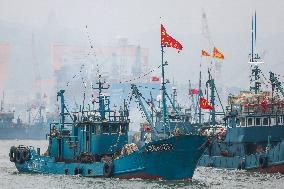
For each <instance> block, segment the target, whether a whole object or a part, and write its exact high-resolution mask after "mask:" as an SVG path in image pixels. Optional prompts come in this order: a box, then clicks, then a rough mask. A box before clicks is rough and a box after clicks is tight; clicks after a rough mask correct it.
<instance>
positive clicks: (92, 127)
mask: <svg viewBox="0 0 284 189" xmlns="http://www.w3.org/2000/svg"><path fill="white" fill-rule="evenodd" d="M91 132H92V134H95V125H92V126H91Z"/></svg>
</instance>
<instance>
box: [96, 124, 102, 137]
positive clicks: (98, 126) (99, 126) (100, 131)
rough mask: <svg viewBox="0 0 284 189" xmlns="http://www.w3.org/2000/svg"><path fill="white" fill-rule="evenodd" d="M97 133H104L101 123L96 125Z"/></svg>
mask: <svg viewBox="0 0 284 189" xmlns="http://www.w3.org/2000/svg"><path fill="white" fill-rule="evenodd" d="M95 134H96V135H100V134H102V129H101V124H98V125H96V129H95Z"/></svg>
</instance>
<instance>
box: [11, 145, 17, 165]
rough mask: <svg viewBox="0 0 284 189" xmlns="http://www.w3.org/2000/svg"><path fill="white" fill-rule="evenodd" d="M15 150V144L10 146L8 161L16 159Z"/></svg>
mask: <svg viewBox="0 0 284 189" xmlns="http://www.w3.org/2000/svg"><path fill="white" fill-rule="evenodd" d="M16 150H17V148H16V147H15V146H12V147H11V148H10V153H9V157H10V161H11V162H15V161H16Z"/></svg>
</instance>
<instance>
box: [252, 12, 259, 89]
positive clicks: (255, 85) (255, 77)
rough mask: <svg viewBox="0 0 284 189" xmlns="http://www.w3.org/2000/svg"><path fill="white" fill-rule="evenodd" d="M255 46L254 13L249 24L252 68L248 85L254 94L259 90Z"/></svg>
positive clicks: (257, 56)
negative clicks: (249, 84)
mask: <svg viewBox="0 0 284 189" xmlns="http://www.w3.org/2000/svg"><path fill="white" fill-rule="evenodd" d="M255 46H256V13H255V15H254V16H253V17H252V24H251V58H250V63H251V64H253V68H252V70H251V76H250V77H251V80H250V81H251V83H252V82H253V84H252V85H251V86H250V91H253V92H254V94H258V93H259V92H260V87H261V83H260V82H259V81H258V80H259V79H260V72H261V70H260V69H259V66H258V64H259V63H261V62H258V61H257V60H258V59H260V57H259V55H258V54H257V53H255Z"/></svg>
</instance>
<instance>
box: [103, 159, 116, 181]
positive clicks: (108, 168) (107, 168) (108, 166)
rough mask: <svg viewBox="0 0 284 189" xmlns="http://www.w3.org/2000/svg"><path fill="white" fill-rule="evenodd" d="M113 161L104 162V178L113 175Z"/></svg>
mask: <svg viewBox="0 0 284 189" xmlns="http://www.w3.org/2000/svg"><path fill="white" fill-rule="evenodd" d="M113 167H114V166H113V163H112V162H110V163H105V164H104V168H103V175H104V177H106V178H110V177H112V176H113Z"/></svg>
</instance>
